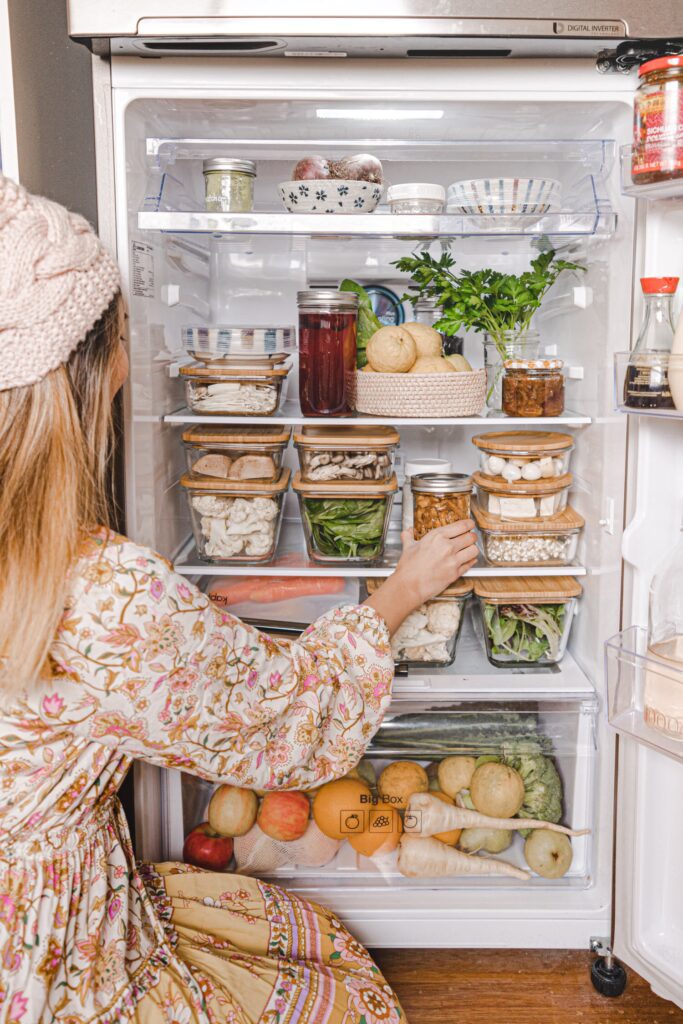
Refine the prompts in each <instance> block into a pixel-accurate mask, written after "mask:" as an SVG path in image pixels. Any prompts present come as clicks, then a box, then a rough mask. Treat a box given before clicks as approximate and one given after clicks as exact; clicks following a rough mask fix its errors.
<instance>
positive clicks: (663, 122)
mask: <svg viewBox="0 0 683 1024" xmlns="http://www.w3.org/2000/svg"><path fill="white" fill-rule="evenodd" d="M634 115H635V120H634V127H633V143H634V145H633V157H632V162H631V174H632V175H637V174H650V173H652V172H657V171H659V172H669V171H679V170H683V89H679V90H677V91H676V92H674V93H673V95H672V92H671V90H670V91H669V92H668V93H667V92H666V91H665V90H664V89H659V90H657V91H656V92H650V93H647V94H646V95H644V96H637V97H636V103H635V110H634Z"/></svg>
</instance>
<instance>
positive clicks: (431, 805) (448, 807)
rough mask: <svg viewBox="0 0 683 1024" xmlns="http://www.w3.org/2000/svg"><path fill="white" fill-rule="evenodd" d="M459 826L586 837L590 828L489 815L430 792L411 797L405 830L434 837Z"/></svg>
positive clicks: (415, 794)
mask: <svg viewBox="0 0 683 1024" xmlns="http://www.w3.org/2000/svg"><path fill="white" fill-rule="evenodd" d="M456 828H504V829H520V828H546V829H549V830H550V831H551V832H562V833H563V834H564V835H566V836H585V835H588V833H589V832H590V829H589V828H584V829H580V830H578V831H576V830H574V829H571V828H565V827H564V825H554V824H553V823H552V822H550V821H537V820H536V819H534V818H489V817H488V816H487V815H486V814H480V813H479V812H478V811H470V810H468V809H467V808H466V807H456V806H455V805H452V804H445V803H442V802H441V801H440V800H435V799H434V797H433V796H432V795H431V794H429V793H413V794H412V796H411V797H410V799H409V800H408V809H407V813H406V820H405V823H404V831H405V832H413V833H419V834H420V835H421V836H435V835H437V834H438V833H439V832H448V831H450V830H451V829H456Z"/></svg>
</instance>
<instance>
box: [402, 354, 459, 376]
mask: <svg viewBox="0 0 683 1024" xmlns="http://www.w3.org/2000/svg"><path fill="white" fill-rule="evenodd" d="M409 372H410V373H455V367H454V366H453V365H451V363H449V362H448V360H447V359H442V358H441V356H438V357H436V358H435V357H434V356H422V358H421V359H418V360H417V362H415V363H413V365H412V366H411V368H410V371H409Z"/></svg>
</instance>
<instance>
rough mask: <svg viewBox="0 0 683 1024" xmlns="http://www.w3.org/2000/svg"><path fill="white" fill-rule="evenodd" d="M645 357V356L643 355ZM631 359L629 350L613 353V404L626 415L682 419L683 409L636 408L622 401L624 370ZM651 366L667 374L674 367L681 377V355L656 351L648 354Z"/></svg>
mask: <svg viewBox="0 0 683 1024" xmlns="http://www.w3.org/2000/svg"><path fill="white" fill-rule="evenodd" d="M643 358H646V356H643ZM630 359H631V353H630V352H615V354H614V405H615V408H616V409H617V410H618V411H619V412H623V413H626V415H627V416H654V417H656V418H658V419H666V420H683V409H675V408H674V409H636V408H634V407H633V406H630V405H626V403H625V401H624V381H625V378H626V371H627V369H628V366H629V362H630ZM650 360H651V363H650V365H651V367H652V370H653V371H654V372H659V373H661V374H667V373H668V372H670V371H671V370H673V369H675V370H676V371H677V372H678V373H680V374H681V377H682V378H683V356H672V355H671V354H670V353H669V352H661V353H657V354H656V355H655V356H650Z"/></svg>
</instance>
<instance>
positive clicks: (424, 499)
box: [410, 473, 472, 540]
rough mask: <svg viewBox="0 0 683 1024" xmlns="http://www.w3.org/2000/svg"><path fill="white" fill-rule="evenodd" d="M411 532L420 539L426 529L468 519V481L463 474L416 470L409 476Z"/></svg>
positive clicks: (470, 482) (470, 491) (469, 496)
mask: <svg viewBox="0 0 683 1024" xmlns="http://www.w3.org/2000/svg"><path fill="white" fill-rule="evenodd" d="M410 487H411V490H412V492H413V532H414V534H415V539H416V540H420V538H421V537H424V536H425V534H427V533H429V531H430V530H436V529H438V528H439V527H440V526H447V525H448V524H449V523H457V522H460V520H461V519H469V518H470V499H471V496H472V480H471V479H470V477H469V476H467V474H465V473H418V474H417V475H416V476H413V477H411V480H410Z"/></svg>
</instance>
